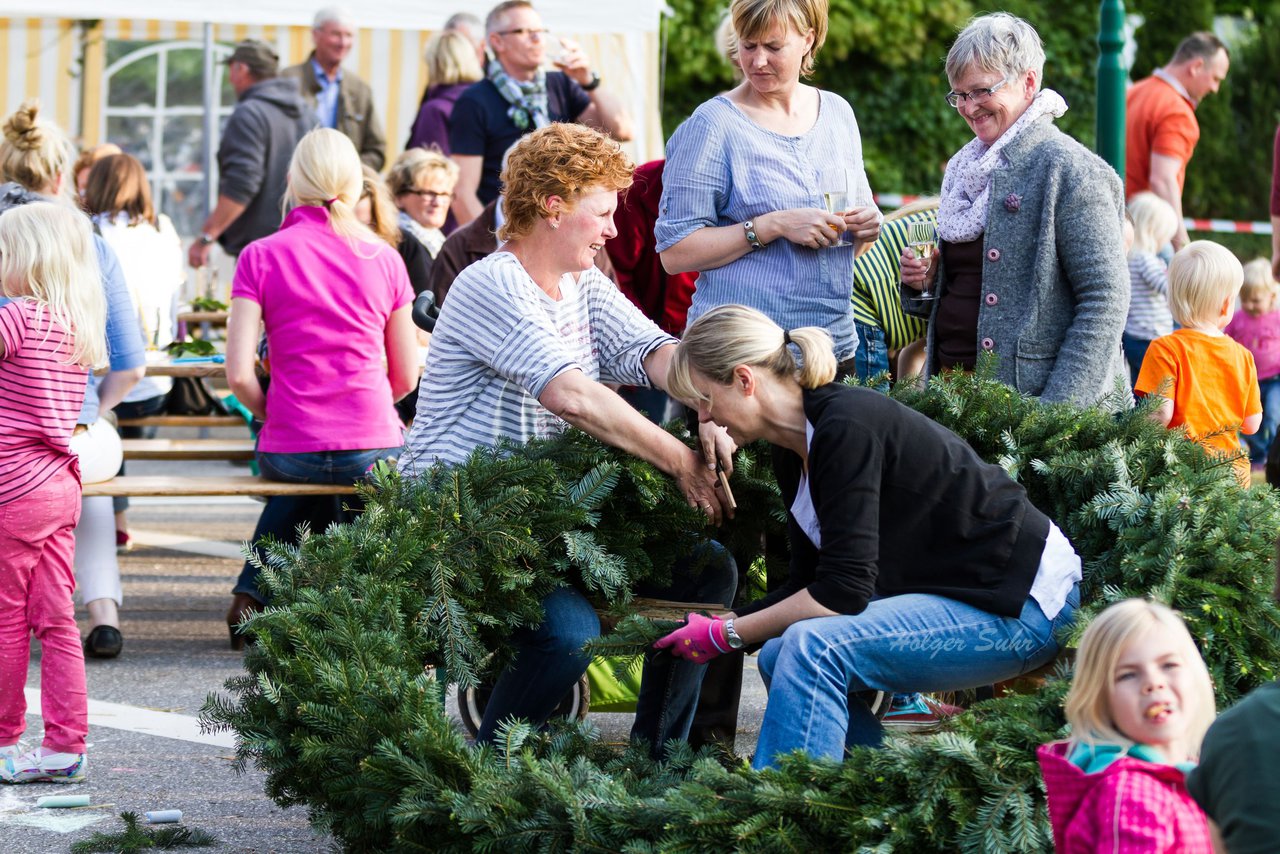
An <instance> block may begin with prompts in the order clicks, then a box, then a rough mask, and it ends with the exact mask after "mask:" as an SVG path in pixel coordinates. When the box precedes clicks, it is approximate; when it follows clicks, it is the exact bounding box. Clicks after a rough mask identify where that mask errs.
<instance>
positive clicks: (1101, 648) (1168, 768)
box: [1039, 599, 1214, 854]
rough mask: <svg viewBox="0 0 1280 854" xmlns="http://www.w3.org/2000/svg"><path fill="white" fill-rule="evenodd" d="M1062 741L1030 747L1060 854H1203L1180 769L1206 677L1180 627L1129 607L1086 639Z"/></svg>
mask: <svg viewBox="0 0 1280 854" xmlns="http://www.w3.org/2000/svg"><path fill="white" fill-rule="evenodd" d="M1066 715H1067V722H1068V723H1069V724H1070V725H1071V733H1072V736H1071V738H1070V740H1068V741H1062V742H1055V743H1053V744H1046V745H1044V746H1042V747H1041V748H1040V750H1039V758H1040V769H1041V772H1042V773H1043V774H1044V783H1045V790H1046V792H1047V795H1048V802H1049V820H1050V823H1051V824H1052V825H1053V841H1054V849H1055V850H1056V851H1057V852H1059V854H1074V852H1080V854H1084V852H1088V854H1100V852H1108V854H1131V852H1187V854H1199V852H1203V854H1211V852H1212V851H1213V845H1212V842H1211V840H1210V835H1209V825H1208V819H1207V818H1206V817H1205V814H1204V813H1203V812H1202V811H1201V810H1200V808H1199V807H1198V806H1197V805H1196V803H1195V801H1193V800H1192V799H1191V796H1190V795H1188V794H1187V786H1186V772H1187V771H1188V770H1190V769H1191V767H1193V766H1194V764H1195V761H1196V758H1197V757H1198V756H1199V752H1200V742H1201V740H1202V739H1203V738H1204V734H1205V731H1206V730H1207V729H1208V728H1209V724H1210V723H1212V722H1213V717H1214V699H1213V686H1212V684H1211V683H1210V681H1209V672H1208V670H1206V669H1205V665H1204V660H1203V659H1202V658H1201V657H1200V653H1199V651H1198V650H1197V649H1196V646H1195V643H1194V642H1193V641H1192V639H1191V635H1190V633H1189V632H1188V631H1187V627H1186V625H1185V624H1184V623H1183V622H1182V619H1181V618H1180V617H1178V615H1177V614H1175V613H1174V612H1173V611H1171V610H1169V609H1168V608H1166V607H1165V606H1164V605H1160V604H1157V603H1154V602H1145V601H1143V600H1141V599H1129V600H1127V601H1124V602H1120V603H1118V604H1115V605H1112V606H1111V607H1110V608H1108V609H1107V610H1105V611H1103V612H1102V614H1100V615H1099V616H1098V617H1097V618H1096V619H1095V620H1094V621H1093V622H1092V623H1090V624H1089V627H1088V629H1086V630H1085V633H1084V636H1083V637H1082V638H1081V641H1080V650H1079V654H1078V655H1077V658H1076V670H1075V678H1074V680H1073V681H1072V683H1071V690H1070V692H1068V694H1067V701H1066Z"/></svg>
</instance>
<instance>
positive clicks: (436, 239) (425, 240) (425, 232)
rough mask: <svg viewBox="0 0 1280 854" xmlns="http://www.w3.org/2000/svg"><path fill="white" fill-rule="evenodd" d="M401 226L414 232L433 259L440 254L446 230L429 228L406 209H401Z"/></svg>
mask: <svg viewBox="0 0 1280 854" xmlns="http://www.w3.org/2000/svg"><path fill="white" fill-rule="evenodd" d="M400 227H401V228H403V229H404V230H405V231H407V232H409V233H410V234H412V235H413V236H414V237H415V238H416V239H417V241H418V242H419V243H421V244H422V245H423V246H424V247H426V250H427V252H428V253H430V255H431V258H432V260H435V257H436V256H437V255H439V254H440V248H441V247H442V246H444V232H443V231H441V230H440V229H438V228H427V227H426V226H425V225H423V224H422V223H420V222H418V221H417V220H416V219H414V218H413V217H411V216H409V215H408V214H407V213H405V212H404V211H400Z"/></svg>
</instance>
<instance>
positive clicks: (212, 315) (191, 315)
mask: <svg viewBox="0 0 1280 854" xmlns="http://www.w3.org/2000/svg"><path fill="white" fill-rule="evenodd" d="M230 316H231V312H229V311H180V312H178V322H179V323H211V324H213V325H215V326H226V324H227V318H228V317H230Z"/></svg>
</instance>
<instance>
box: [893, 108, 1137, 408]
mask: <svg viewBox="0 0 1280 854" xmlns="http://www.w3.org/2000/svg"><path fill="white" fill-rule="evenodd" d="M990 198H991V207H990V210H989V212H988V216H987V228H986V231H985V232H984V234H983V247H982V248H983V256H982V257H983V260H984V262H985V270H984V272H983V275H982V296H981V303H980V306H979V310H978V329H977V349H978V353H979V355H981V354H982V353H984V352H987V351H990V352H994V353H995V354H996V355H997V356H999V357H1000V358H999V362H998V368H997V373H996V378H997V379H999V380H1000V381H1001V382H1003V383H1006V384H1007V385H1010V386H1013V387H1014V388H1016V389H1017V390H1018V391H1020V392H1024V393H1026V394H1031V395H1035V396H1037V397H1041V398H1043V399H1044V400H1046V401H1066V400H1070V401H1074V402H1076V403H1081V404H1091V403H1096V402H1098V401H1099V400H1100V399H1101V398H1102V397H1104V396H1105V395H1107V394H1109V393H1111V392H1113V391H1115V390H1116V379H1117V378H1118V377H1119V378H1122V379H1123V378H1124V377H1126V376H1127V374H1126V373H1125V370H1124V356H1123V354H1122V352H1121V349H1120V334H1121V333H1122V332H1123V331H1124V323H1125V316H1126V315H1127V314H1128V311H1129V268H1128V263H1127V262H1126V260H1125V254H1124V245H1123V242H1122V237H1121V225H1120V223H1121V221H1122V219H1123V212H1124V192H1123V187H1122V185H1121V183H1120V178H1119V177H1118V176H1117V175H1116V173H1115V171H1114V170H1113V169H1112V168H1111V167H1110V166H1108V165H1107V164H1106V163H1105V162H1104V161H1103V160H1102V159H1101V158H1099V157H1098V156H1097V155H1096V154H1094V153H1093V152H1091V151H1089V150H1088V149H1086V148H1085V147H1084V146H1083V145H1081V144H1080V143H1079V142H1077V141H1076V140H1074V139H1072V138H1071V137H1069V136H1067V135H1066V134H1064V133H1063V132H1062V131H1060V130H1058V129H1057V127H1055V126H1054V124H1053V122H1052V118H1051V117H1049V116H1046V117H1044V118H1043V119H1041V120H1040V121H1039V122H1036V123H1035V124H1033V125H1031V126H1030V127H1028V128H1026V129H1025V130H1024V131H1023V132H1022V133H1021V134H1019V135H1018V138H1017V139H1015V140H1013V141H1012V142H1010V143H1009V145H1008V146H1007V147H1006V148H1005V149H1004V159H1003V162H1002V164H1001V165H1000V166H999V167H997V168H996V170H995V171H994V172H993V173H992V176H991V195H990ZM942 273H943V271H942V270H941V269H939V271H938V279H937V281H938V282H939V288H938V290H939V293H943V292H945V291H944V288H945V285H943V284H942V283H943V281H944V279H945V276H943V275H942ZM916 293H917V292H916V291H914V290H911V289H909V288H906V287H905V286H903V288H902V296H903V308H904V310H905V311H906V312H907V313H908V314H911V315H914V316H917V317H927V318H929V320H930V324H929V335H928V344H927V360H926V373H927V374H932V373H934V372H935V370H936V364H937V362H936V359H935V352H936V351H935V346H934V345H935V342H934V328H935V327H934V324H933V323H932V320H933V314H934V313H935V312H936V311H937V303H938V300H930V301H924V300H919V299H914V298H913V297H914V296H915V295H916Z"/></svg>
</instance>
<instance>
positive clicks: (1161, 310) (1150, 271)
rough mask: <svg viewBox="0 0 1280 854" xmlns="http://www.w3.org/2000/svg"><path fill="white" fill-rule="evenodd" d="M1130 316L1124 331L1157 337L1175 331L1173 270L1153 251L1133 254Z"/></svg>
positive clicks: (1131, 257)
mask: <svg viewBox="0 0 1280 854" xmlns="http://www.w3.org/2000/svg"><path fill="white" fill-rule="evenodd" d="M1129 289H1130V298H1129V317H1128V319H1127V320H1126V321H1125V324H1124V334H1125V335H1128V336H1130V337H1131V338H1142V339H1143V340H1146V341H1154V340H1156V339H1157V338H1159V337H1161V336H1163V335H1168V334H1169V333H1171V332H1173V314H1172V313H1171V312H1170V311H1169V271H1168V269H1167V268H1166V267H1165V265H1164V262H1163V261H1161V260H1160V259H1159V258H1158V257H1157V256H1155V255H1152V254H1151V253H1149V252H1131V253H1130V254H1129Z"/></svg>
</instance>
